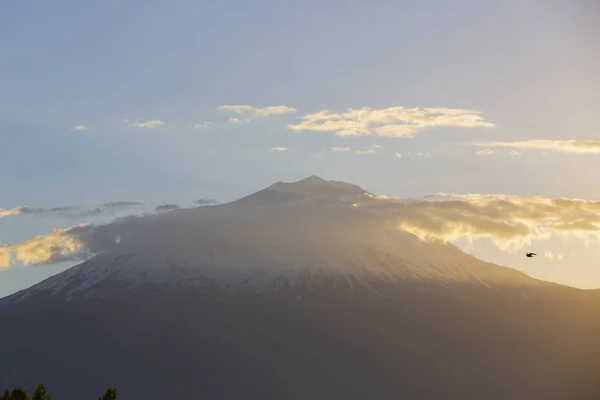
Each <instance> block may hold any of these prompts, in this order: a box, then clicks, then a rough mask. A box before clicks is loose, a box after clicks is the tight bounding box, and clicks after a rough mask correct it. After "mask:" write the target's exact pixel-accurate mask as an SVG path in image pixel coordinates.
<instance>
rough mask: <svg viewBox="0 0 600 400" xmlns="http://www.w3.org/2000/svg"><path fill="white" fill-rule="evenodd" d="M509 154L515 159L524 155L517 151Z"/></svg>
mask: <svg viewBox="0 0 600 400" xmlns="http://www.w3.org/2000/svg"><path fill="white" fill-rule="evenodd" d="M508 154H510V155H511V156H513V157H520V156H522V155H523V153H521V152H520V151H517V150H511V152H510V153H508Z"/></svg>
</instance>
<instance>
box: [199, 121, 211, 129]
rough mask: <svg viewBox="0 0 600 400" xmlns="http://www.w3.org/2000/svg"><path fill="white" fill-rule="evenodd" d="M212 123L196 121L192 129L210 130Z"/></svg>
mask: <svg viewBox="0 0 600 400" xmlns="http://www.w3.org/2000/svg"><path fill="white" fill-rule="evenodd" d="M213 125H214V124H213V123H212V122H210V121H198V122H196V123H195V124H194V128H196V129H211V128H212V127H213Z"/></svg>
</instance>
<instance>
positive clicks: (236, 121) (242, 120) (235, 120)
mask: <svg viewBox="0 0 600 400" xmlns="http://www.w3.org/2000/svg"><path fill="white" fill-rule="evenodd" d="M227 122H229V123H230V124H245V123H247V122H250V118H237V117H231V118H229V119H228V120H227Z"/></svg>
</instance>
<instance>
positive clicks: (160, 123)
mask: <svg viewBox="0 0 600 400" xmlns="http://www.w3.org/2000/svg"><path fill="white" fill-rule="evenodd" d="M166 124H167V123H166V122H165V121H163V120H160V119H153V120H151V121H146V122H140V121H139V120H136V121H135V122H134V123H133V126H137V127H138V128H156V127H157V126H163V125H166Z"/></svg>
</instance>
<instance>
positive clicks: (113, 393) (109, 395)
mask: <svg viewBox="0 0 600 400" xmlns="http://www.w3.org/2000/svg"><path fill="white" fill-rule="evenodd" d="M98 400H117V389H115V388H109V389H107V390H106V393H104V397H102V398H100V397H99V398H98Z"/></svg>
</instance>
